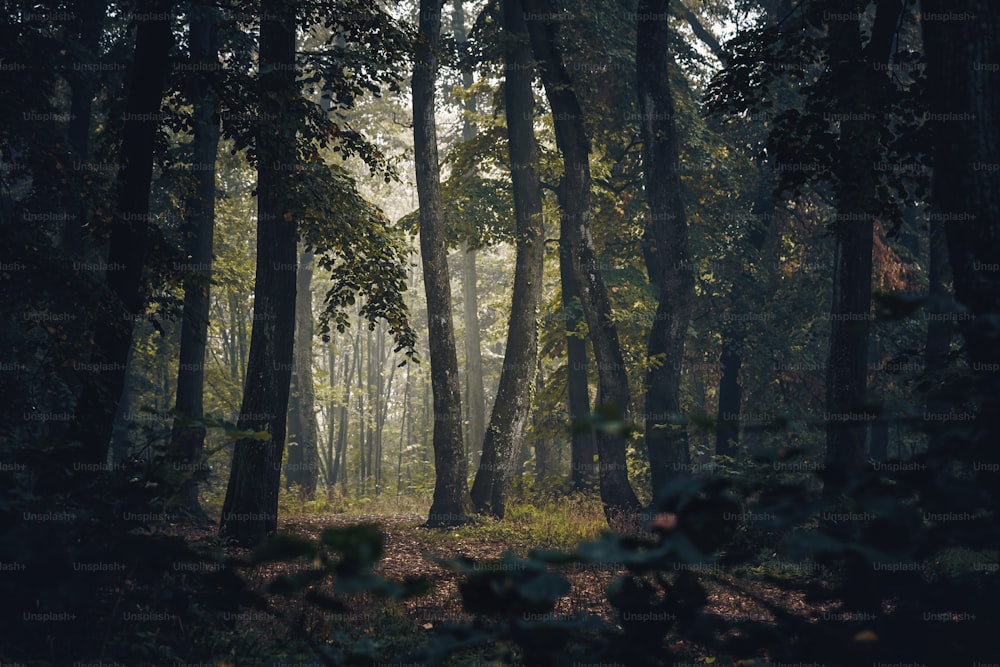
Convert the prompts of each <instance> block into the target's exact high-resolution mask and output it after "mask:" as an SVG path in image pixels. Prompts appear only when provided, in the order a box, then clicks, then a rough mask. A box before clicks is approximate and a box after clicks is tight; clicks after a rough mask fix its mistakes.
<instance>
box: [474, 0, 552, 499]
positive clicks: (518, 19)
mask: <svg viewBox="0 0 1000 667" xmlns="http://www.w3.org/2000/svg"><path fill="white" fill-rule="evenodd" d="M501 4H502V6H503V31H504V45H505V46H504V65H505V78H504V105H505V111H506V117H507V145H508V157H509V162H510V174H511V182H512V184H513V195H514V215H515V218H516V221H517V242H516V243H517V257H516V260H515V265H514V290H513V294H512V297H511V308H510V319H509V320H508V323H507V349H506V351H505V352H504V360H503V368H502V370H501V371H500V384H499V385H498V387H497V397H496V401H495V402H494V404H493V412H492V414H491V416H490V425H489V428H488V429H487V430H486V437H485V438H484V440H483V455H482V459H481V460H480V464H479V471H478V472H477V474H476V479H475V482H474V483H473V485H472V502H473V505H474V507H475V509H476V511H477V512H482V513H489V514H492V515H493V516H495V517H498V518H503V515H504V501H505V497H506V495H507V492H508V491H509V489H510V485H511V482H512V481H513V475H514V468H515V465H516V464H517V456H518V454H520V451H521V448H522V444H523V439H524V428H525V425H526V424H527V422H528V412H529V410H530V408H531V390H532V383H533V382H534V380H535V367H536V365H537V356H538V326H537V320H536V313H535V311H536V310H537V308H538V302H539V301H540V300H541V297H542V264H543V259H544V252H545V239H544V234H543V227H542V191H541V186H540V185H539V182H538V171H537V165H538V144H537V143H536V141H535V130H534V124H533V120H534V106H535V99H534V93H533V92H532V90H531V83H532V75H531V51H530V49H529V47H528V43H527V29H526V27H525V23H524V13H523V11H522V10H521V6H520V4H519V3H518V0H502V3H501Z"/></svg>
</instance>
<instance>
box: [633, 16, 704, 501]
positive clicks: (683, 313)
mask: <svg viewBox="0 0 1000 667" xmlns="http://www.w3.org/2000/svg"><path fill="white" fill-rule="evenodd" d="M669 8H670V0H640V2H639V8H638V10H637V12H636V14H637V16H638V17H639V18H638V25H637V31H636V70H637V73H638V86H639V115H640V119H641V120H640V126H641V135H642V142H643V150H642V154H643V165H644V168H645V172H646V197H647V199H648V200H649V210H650V230H651V234H650V236H651V238H652V240H653V248H652V250H653V252H654V253H655V256H656V261H657V263H658V265H659V267H658V271H657V272H656V273H657V274H658V277H659V283H658V284H657V285H656V287H657V291H658V292H659V304H658V305H657V308H656V317H655V319H654V321H653V326H652V328H651V330H650V333H649V348H648V355H649V359H650V369H649V371H648V372H647V373H646V415H645V417H646V449H647V450H648V452H649V468H650V474H651V477H652V484H653V494H654V496H655V494H656V492H657V490H658V489H660V488H661V487H662V486H663V485H664V484H666V483H667V482H668V481H670V480H671V479H672V478H673V477H676V476H678V475H683V474H688V473H690V463H691V453H690V449H689V447H688V436H687V427H686V426H685V424H684V420H683V417H682V416H681V414H680V412H681V406H680V383H681V370H682V368H683V361H684V339H685V337H686V336H687V328H688V323H689V322H690V320H691V310H692V308H693V306H694V273H693V271H692V270H691V255H690V251H689V249H688V231H687V218H686V216H685V212H684V203H683V202H682V201H681V179H680V175H679V173H678V171H677V161H678V159H679V157H678V156H679V149H678V143H679V142H678V138H677V130H676V127H675V123H674V113H675V112H674V98H673V94H672V93H671V91H670V71H671V70H672V69H673V67H672V63H671V62H670V55H669V54H670V27H669V25H668V23H667V16H668V14H669Z"/></svg>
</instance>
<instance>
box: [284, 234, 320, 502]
mask: <svg viewBox="0 0 1000 667" xmlns="http://www.w3.org/2000/svg"><path fill="white" fill-rule="evenodd" d="M312 276H313V252H312V250H303V251H302V252H301V253H299V271H298V276H297V285H296V288H295V351H294V353H293V355H294V363H293V371H292V385H291V395H290V400H289V403H288V462H287V465H286V467H285V484H286V488H287V487H290V486H291V485H292V484H295V485H297V486H298V487H299V493H300V494H301V496H302V497H303V498H305V499H307V500H312V499H313V498H314V497H315V496H316V481H317V472H318V470H317V469H318V465H319V449H318V447H317V431H318V429H317V426H316V392H315V389H314V388H313V373H312V340H313V317H312V289H311V284H312ZM293 443H294V444H293Z"/></svg>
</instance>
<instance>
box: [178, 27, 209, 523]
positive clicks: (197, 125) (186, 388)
mask: <svg viewBox="0 0 1000 667" xmlns="http://www.w3.org/2000/svg"><path fill="white" fill-rule="evenodd" d="M217 20H218V19H217V16H216V15H215V12H214V10H212V9H209V8H199V7H193V8H192V14H191V19H190V24H189V26H190V27H189V33H188V41H189V45H190V47H189V48H190V50H191V65H192V66H193V70H194V72H195V73H196V74H195V77H194V79H195V81H197V83H198V86H197V88H196V89H195V91H194V95H195V97H194V100H193V107H194V113H193V114H192V116H193V125H194V142H193V159H192V181H193V184H192V185H193V187H192V192H191V195H190V196H189V198H188V201H187V207H186V208H187V215H186V219H185V224H184V231H183V234H184V243H185V246H186V253H185V254H186V262H185V266H184V280H183V288H184V310H183V312H182V318H183V319H182V323H181V345H180V361H179V363H178V366H177V400H176V404H175V406H174V407H175V410H176V412H177V416H176V417H175V419H174V425H173V430H172V432H171V436H170V443H171V449H172V450H173V452H174V455H175V456H176V458H177V460H178V462H179V463H180V465H181V466H182V470H183V471H184V472H185V479H184V481H183V483H182V487H181V490H180V494H179V495H180V499H181V502H182V504H183V505H184V507H186V508H187V509H188V510H189V511H191V512H193V513H194V514H195V515H196V516H199V517H203V516H204V515H203V512H202V511H201V508H200V505H199V503H198V482H197V479H198V477H199V475H198V473H200V472H201V460H202V453H203V451H204V446H205V426H204V423H203V422H202V421H201V420H202V418H203V417H204V406H203V401H202V399H203V394H204V389H205V348H206V346H207V344H208V311H209V306H210V303H211V300H210V298H209V290H210V287H211V282H212V244H213V237H214V233H215V162H216V154H217V153H218V150H219V121H218V115H217V111H218V100H217V96H218V92H217V89H216V85H215V83H214V78H215V74H216V72H217V70H218V68H219V59H218V45H217V39H216V34H217ZM199 75H200V76H199Z"/></svg>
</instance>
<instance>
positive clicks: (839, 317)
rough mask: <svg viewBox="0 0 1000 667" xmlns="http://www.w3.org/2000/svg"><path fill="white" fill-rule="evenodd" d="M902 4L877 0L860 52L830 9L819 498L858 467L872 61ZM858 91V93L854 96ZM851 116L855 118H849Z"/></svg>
mask: <svg viewBox="0 0 1000 667" xmlns="http://www.w3.org/2000/svg"><path fill="white" fill-rule="evenodd" d="M902 10H903V2H902V0H880V1H879V2H878V7H877V10H876V16H875V23H874V25H873V27H872V38H871V40H870V41H869V43H868V44H867V46H865V47H864V48H863V49H862V43H861V27H860V21H859V18H858V13H857V10H856V3H854V2H853V1H852V0H838V1H837V2H834V3H832V4H831V10H830V15H831V16H843V17H846V18H843V19H832V20H830V22H829V25H830V27H829V37H828V40H829V42H828V44H829V46H828V52H829V57H830V62H831V68H832V77H833V78H832V81H831V84H832V85H834V86H836V88H837V90H838V91H839V92H840V93H841V95H842V96H841V98H840V99H839V100H838V101H837V103H836V107H837V108H836V110H835V111H837V112H840V113H843V114H845V118H851V119H849V120H843V121H841V124H840V139H839V149H838V156H837V163H836V166H835V172H836V173H835V175H836V183H837V185H836V200H837V213H836V216H837V219H836V220H835V221H834V224H833V232H834V237H835V239H836V245H835V249H834V273H833V303H832V305H831V307H830V355H829V362H828V365H827V377H826V404H827V413H826V421H827V432H826V478H825V480H824V493H826V494H827V495H837V494H839V493H840V491H841V490H842V489H843V488H844V486H845V484H846V483H847V480H848V478H849V477H850V476H851V475H852V473H855V472H858V471H860V470H861V469H862V468H863V467H864V465H865V455H866V439H867V434H868V422H869V421H870V419H871V417H870V414H869V410H868V408H867V406H866V395H867V380H868V332H869V328H870V327H869V325H870V320H871V291H872V245H873V236H872V235H873V232H874V218H873V215H872V213H871V211H872V210H875V209H876V206H875V203H876V186H877V180H876V177H875V171H874V169H875V167H874V165H875V163H876V162H877V161H878V158H879V127H880V122H881V118H882V113H881V108H882V106H883V104H884V102H885V97H886V94H887V93H886V86H887V79H886V77H885V74H884V72H881V71H879V70H877V69H876V68H875V67H874V65H875V64H877V63H878V64H883V65H884V64H887V63H888V62H889V58H890V55H891V47H892V42H893V38H894V35H895V27H896V25H897V23H898V20H899V16H900V13H901V12H902ZM859 91H860V94H859ZM853 118H860V119H859V120H854V119H853Z"/></svg>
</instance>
